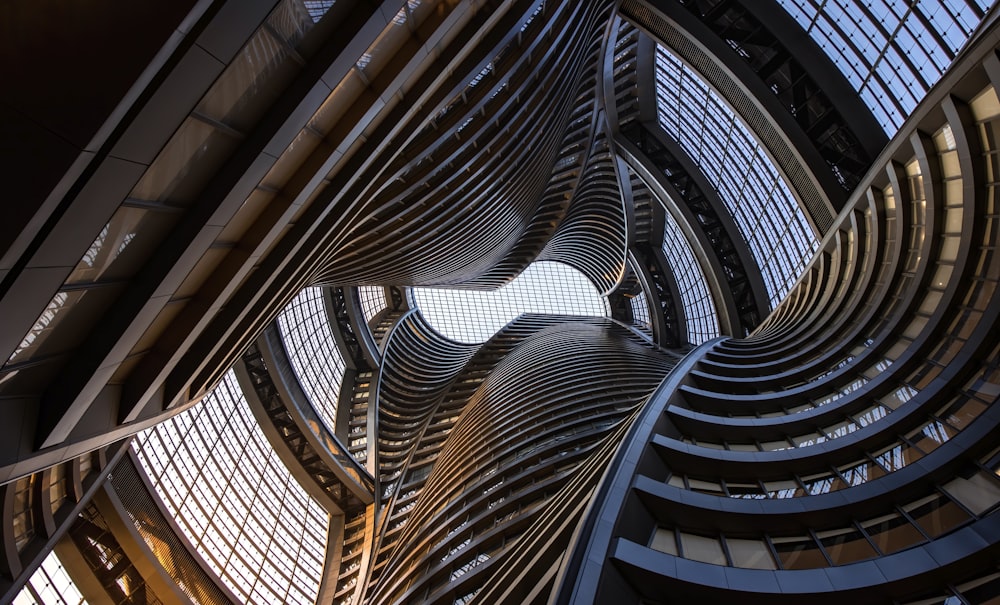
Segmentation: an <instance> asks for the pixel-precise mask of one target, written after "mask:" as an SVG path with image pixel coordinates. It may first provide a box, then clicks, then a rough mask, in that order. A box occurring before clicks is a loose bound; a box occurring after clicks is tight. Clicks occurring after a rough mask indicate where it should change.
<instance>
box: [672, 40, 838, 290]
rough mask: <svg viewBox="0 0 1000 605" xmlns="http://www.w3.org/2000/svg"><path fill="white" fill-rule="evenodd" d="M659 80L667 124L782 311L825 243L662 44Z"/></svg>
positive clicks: (733, 120) (741, 132) (747, 135)
mask: <svg viewBox="0 0 1000 605" xmlns="http://www.w3.org/2000/svg"><path fill="white" fill-rule="evenodd" d="M656 80H657V86H656V92H657V94H656V97H657V108H658V115H659V122H660V126H661V127H663V129H664V130H665V131H666V132H667V134H669V135H670V136H671V137H673V138H674V139H675V140H676V141H677V142H678V144H680V146H681V147H682V148H683V149H684V151H685V153H687V154H688V155H689V156H690V157H691V159H692V160H693V161H694V163H695V164H697V165H698V167H699V168H700V169H701V171H702V173H703V174H704V175H705V177H706V178H707V179H708V181H709V182H710V183H711V185H712V187H713V188H715V190H716V191H717V192H718V193H719V197H720V198H721V199H722V202H723V203H724V204H725V205H726V208H727V209H728V210H729V212H730V214H731V215H732V217H733V219H734V220H735V222H736V226H737V227H738V228H739V230H740V232H741V234H742V235H743V238H744V240H745V241H746V242H747V245H748V247H749V249H750V252H751V254H752V255H753V257H754V260H756V261H757V265H758V266H759V267H760V269H761V275H762V277H763V279H764V286H765V288H766V289H767V295H768V299H769V303H770V305H771V308H774V307H775V306H776V305H777V303H778V302H780V301H781V300H782V299H783V298H784V297H785V295H786V294H788V292H789V290H790V289H791V287H792V286H793V285H794V284H795V282H796V280H798V278H799V275H800V274H801V273H802V271H803V270H804V269H805V266H806V263H807V262H808V261H809V259H811V258H812V255H813V253H814V252H815V251H816V249H817V247H818V245H819V244H818V241H817V239H816V234H815V233H814V231H813V229H812V226H811V225H810V224H809V221H808V219H807V218H806V216H805V213H804V212H803V211H802V209H801V208H800V207H799V204H798V202H796V200H795V198H794V197H793V196H792V192H791V190H790V189H789V188H788V185H787V184H786V183H785V181H784V179H783V178H782V177H781V175H780V174H779V173H778V169H777V168H776V167H775V166H774V163H773V162H771V159H770V158H769V157H768V155H767V154H766V152H765V151H764V149H763V147H762V146H761V145H760V143H758V141H757V139H756V138H755V137H754V136H753V134H752V133H751V131H750V129H749V127H748V126H747V125H746V124H745V123H744V122H743V121H742V119H741V118H740V117H739V116H737V115H736V114H735V113H734V112H733V111H732V110H731V109H730V108H729V106H728V105H726V104H725V103H724V102H723V101H722V99H721V98H720V97H719V96H718V95H717V94H716V93H715V91H714V90H712V89H711V88H710V87H709V86H708V84H707V83H706V82H705V81H704V80H703V79H702V78H701V77H700V76H698V75H697V74H696V73H695V72H694V71H692V70H691V69H689V68H688V67H687V66H686V65H684V63H682V62H681V61H680V60H679V59H678V58H677V57H675V56H674V55H672V54H671V53H670V52H669V51H668V50H667V49H665V48H664V47H662V46H657V53H656ZM748 175H753V177H754V178H747V177H748Z"/></svg>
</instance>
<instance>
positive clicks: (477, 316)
mask: <svg viewBox="0 0 1000 605" xmlns="http://www.w3.org/2000/svg"><path fill="white" fill-rule="evenodd" d="M410 297H411V304H412V305H413V306H415V307H417V308H419V309H420V312H421V314H423V316H424V318H425V319H426V320H427V321H428V323H430V324H431V326H432V327H433V328H434V329H435V330H437V331H438V333H440V334H441V335H442V336H445V337H447V338H451V339H453V340H457V341H459V342H464V343H470V344H475V343H480V342H484V341H486V340H487V339H489V338H490V337H491V336H493V335H494V334H496V333H497V331H498V330H500V329H501V328H503V327H504V326H506V325H507V324H508V323H510V322H511V320H513V319H515V318H517V317H518V316H519V315H521V314H523V313H546V314H552V315H578V316H588V317H608V316H609V315H610V314H611V309H610V307H609V306H608V301H607V298H605V297H602V296H601V295H600V293H599V292H598V291H597V288H595V287H594V284H592V283H590V280H588V279H587V277H586V276H584V275H583V274H582V273H580V272H579V271H577V270H576V269H574V268H572V267H570V266H569V265H564V264H562V263H557V262H550V261H538V262H535V263H532V264H531V265H529V266H528V268H527V269H525V270H524V272H522V273H521V274H520V275H518V276H517V277H516V278H514V280H513V281H511V282H510V283H508V284H506V285H504V286H503V287H501V288H498V289H496V290H490V291H480V290H455V289H447V288H411V289H410Z"/></svg>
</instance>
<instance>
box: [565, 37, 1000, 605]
mask: <svg viewBox="0 0 1000 605" xmlns="http://www.w3.org/2000/svg"><path fill="white" fill-rule="evenodd" d="M993 31H994V35H993V36H991V37H989V38H987V39H986V40H985V41H983V42H981V43H980V44H979V46H977V49H976V52H975V53H971V52H970V56H968V57H967V58H966V59H965V60H964V61H963V63H962V64H961V67H959V68H956V69H954V70H953V71H952V72H951V73H949V74H948V75H947V76H946V78H945V84H946V86H947V88H945V89H942V90H940V91H939V92H938V93H937V94H935V95H932V97H931V98H930V99H928V100H927V101H925V102H924V104H923V105H922V106H921V108H920V109H919V110H918V112H917V113H916V116H915V118H914V122H911V129H910V130H909V131H908V132H905V136H903V135H901V136H898V137H897V138H896V139H895V140H894V142H893V144H892V145H891V146H890V147H889V148H888V150H887V151H886V152H885V153H883V155H882V156H881V158H880V160H879V166H881V167H883V168H882V169H881V170H874V171H872V172H871V173H870V174H869V175H868V176H867V177H866V179H865V180H864V182H863V188H862V189H859V191H858V192H857V193H855V195H854V196H853V198H852V201H851V204H850V205H849V206H848V207H847V208H845V210H844V211H843V212H842V213H841V215H840V217H839V219H838V223H837V226H836V228H835V229H833V230H831V231H830V232H829V233H828V234H827V236H826V238H825V239H824V242H823V246H822V249H821V253H820V255H818V256H817V258H816V259H815V260H814V261H813V263H812V265H811V267H810V268H809V269H808V270H807V273H806V275H805V276H804V278H803V279H802V281H801V282H800V284H799V286H798V287H797V288H796V290H795V291H794V292H793V293H792V294H791V295H790V296H789V297H788V299H787V300H786V301H785V302H784V303H783V304H782V305H781V307H779V308H778V309H777V310H776V311H775V312H774V313H773V314H772V315H771V316H770V317H769V318H768V319H767V320H766V321H765V322H764V323H763V324H762V325H761V327H760V328H759V329H758V330H757V331H756V332H755V333H754V334H753V335H751V336H750V337H749V338H747V339H745V340H740V341H738V340H733V341H725V342H720V343H712V344H709V345H706V346H704V347H702V349H700V350H699V353H698V355H697V356H696V357H689V358H688V360H686V362H685V364H686V365H685V368H684V369H685V372H684V373H683V375H675V377H674V378H673V379H672V381H673V383H672V384H671V385H669V388H666V389H665V390H664V391H663V392H661V393H660V394H659V395H658V396H657V398H656V403H655V404H653V405H651V406H650V407H649V408H647V411H646V413H647V414H649V416H648V417H647V419H646V420H644V421H642V422H641V423H640V424H639V425H638V426H639V427H641V428H639V429H637V430H638V431H639V432H640V433H641V434H636V435H635V436H634V437H635V439H634V440H633V441H632V443H633V445H632V446H631V450H632V451H631V452H623V453H622V455H621V456H620V457H619V459H618V462H617V466H616V467H614V470H613V474H614V475H615V476H617V477H619V481H618V482H617V483H616V484H615V486H614V487H613V488H612V489H611V490H610V491H609V492H607V493H606V495H605V498H606V499H605V501H604V503H603V504H602V506H600V507H597V508H595V510H594V513H593V514H594V515H595V518H597V519H600V520H601V523H603V525H602V526H601V527H602V529H601V530H600V531H596V532H595V533H594V534H592V535H591V537H590V539H589V541H586V543H585V544H584V545H583V546H582V547H581V550H580V551H578V553H577V554H576V559H575V560H576V561H578V562H579V563H578V564H579V565H580V568H579V572H578V573H577V574H575V575H574V577H575V578H577V579H576V580H573V581H569V582H568V583H567V584H566V586H565V587H564V592H563V593H562V596H561V597H560V600H561V602H578V603H584V602H586V603H591V602H597V603H605V602H607V603H611V602H615V603H619V602H621V600H622V598H623V596H624V595H628V596H627V597H626V598H627V599H630V600H634V601H635V602H640V600H641V599H644V598H645V599H654V598H658V595H662V594H665V593H669V594H672V595H678V596H681V597H683V598H712V599H717V598H737V595H738V596H739V598H740V599H744V600H747V601H748V602H761V603H764V602H770V603H774V602H789V603H791V602H798V601H800V600H801V599H804V598H808V599H810V600H811V601H815V602H831V603H832V602H842V600H843V599H844V598H851V599H854V600H858V599H860V600H861V601H863V602H881V601H883V600H894V601H908V600H919V599H921V598H929V597H932V596H934V595H937V594H942V591H950V590H951V588H950V587H952V586H964V587H966V588H967V589H968V590H970V591H975V590H976V587H977V586H980V585H982V584H983V583H984V582H986V583H988V582H989V581H990V578H991V577H993V576H992V575H991V574H994V573H995V571H996V569H995V560H996V555H997V552H1000V550H998V549H1000V545H998V543H997V542H996V540H995V538H990V537H989V536H995V535H996V534H995V532H996V531H997V528H998V527H1000V509H998V508H997V504H998V503H1000V481H997V479H996V469H997V468H998V466H1000V457H998V449H997V445H998V444H997V442H996V438H995V434H996V430H997V427H998V422H1000V413H998V408H997V406H996V405H995V400H996V396H997V394H998V393H1000V367H998V365H997V359H998V357H997V356H998V353H1000V350H998V349H997V345H996V342H997V337H998V335H1000V299H998V298H997V297H998V295H1000V294H998V286H1000V257H998V256H997V255H996V254H995V250H996V244H997V241H996V240H997V234H998V232H997V231H996V229H995V227H996V226H997V221H998V220H1000V219H998V218H997V214H996V204H997V191H996V186H995V183H993V182H991V180H990V179H988V178H986V174H987V173H986V171H987V170H988V164H987V160H989V159H990V158H992V157H993V156H994V155H995V153H996V144H995V137H994V132H995V129H996V128H997V127H998V126H997V125H998V124H1000V121H998V120H1000V101H998V98H997V89H998V86H1000V60H998V59H997V54H996V52H995V50H994V45H995V44H996V40H997V37H996V30H995V29H994V30H993ZM946 91H947V92H946ZM925 133H932V134H925ZM835 335H836V336H835ZM918 460H919V462H917V461H918ZM623 475H624V477H623ZM626 477H630V479H625V478H626ZM601 560H604V561H605V562H604V563H601V562H600V561H601ZM980 594H982V593H980Z"/></svg>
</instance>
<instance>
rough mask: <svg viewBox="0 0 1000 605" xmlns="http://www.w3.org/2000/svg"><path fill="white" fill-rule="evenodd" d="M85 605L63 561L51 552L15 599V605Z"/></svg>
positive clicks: (84, 600)
mask: <svg viewBox="0 0 1000 605" xmlns="http://www.w3.org/2000/svg"><path fill="white" fill-rule="evenodd" d="M36 603H37V604H39V605H85V604H86V603H87V601H86V599H84V598H83V595H82V594H80V591H79V589H77V587H76V584H74V583H73V579H72V578H70V577H69V574H68V573H66V569H65V568H64V567H63V564H62V561H60V560H59V557H57V556H56V553H55V552H50V553H49V554H48V556H47V557H45V560H44V561H42V564H41V566H40V567H39V568H38V569H37V570H36V571H35V573H33V574H31V577H30V578H28V582H27V584H26V585H25V586H24V588H22V589H21V592H19V593H18V594H17V596H16V597H14V601H13V605H34V604H36Z"/></svg>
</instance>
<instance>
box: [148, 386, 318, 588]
mask: <svg viewBox="0 0 1000 605" xmlns="http://www.w3.org/2000/svg"><path fill="white" fill-rule="evenodd" d="M133 448H134V449H135V452H136V454H137V458H138V460H139V463H140V464H141V465H142V467H143V468H144V469H145V472H146V474H147V475H148V476H149V478H150V481H151V482H152V483H153V486H154V488H155V490H156V493H157V495H158V496H159V497H160V498H161V500H162V501H163V503H164V505H165V507H166V509H167V513H168V514H169V515H171V516H172V517H174V518H175V519H176V520H177V523H178V525H179V526H180V528H181V530H182V532H183V534H184V535H185V536H186V537H187V539H188V540H189V541H190V542H191V543H192V544H193V545H194V547H195V549H196V550H197V552H198V553H199V554H200V555H201V556H202V557H203V558H204V560H205V561H206V563H207V564H208V566H209V567H210V568H211V569H212V570H213V571H214V572H215V573H216V574H218V575H219V577H220V578H221V579H222V581H223V582H224V583H225V585H226V586H227V587H229V588H230V589H231V590H232V591H233V592H234V593H235V594H236V595H238V596H240V597H241V598H243V599H244V600H247V601H252V602H276V603H277V602H280V603H303V604H305V603H312V602H313V601H314V600H315V599H316V596H317V593H318V590H319V585H320V581H321V579H322V572H323V563H324V559H325V549H326V534H327V530H328V522H329V517H328V515H327V514H326V511H325V510H324V509H323V507H322V506H321V505H320V504H319V503H318V502H316V501H315V500H313V499H312V498H311V497H310V496H309V495H308V494H307V493H306V492H305V490H304V489H303V488H302V487H301V486H300V485H299V483H298V481H297V480H296V479H295V478H294V477H293V476H292V475H291V473H290V472H289V471H288V469H287V468H286V467H285V466H284V464H282V463H281V461H280V460H279V459H278V456H277V454H276V453H275V451H274V449H273V448H272V447H271V445H270V444H269V443H268V441H267V438H266V437H265V436H264V433H263V431H262V430H261V429H260V426H259V425H258V424H257V421H256V420H255V419H254V417H253V414H252V413H251V411H250V409H249V406H248V404H247V402H246V399H245V398H244V396H243V392H242V391H241V389H240V387H239V384H238V382H237V380H236V375H235V374H234V373H233V371H231V370H230V371H229V372H228V373H227V374H226V376H225V377H224V378H223V380H222V382H221V383H219V386H217V387H216V388H215V390H213V391H212V392H211V393H209V395H207V396H206V397H205V399H204V400H203V401H202V402H201V403H199V404H197V405H195V406H194V407H192V408H191V409H189V410H187V411H185V412H183V413H181V414H179V415H177V416H175V417H174V418H171V419H170V420H168V421H166V422H164V423H162V424H159V425H157V426H156V427H154V428H151V429H149V430H146V431H144V432H142V433H140V434H139V435H138V436H137V439H136V441H135V442H134V445H133Z"/></svg>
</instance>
